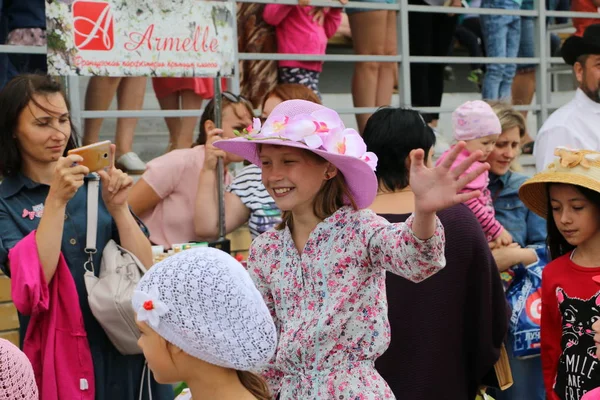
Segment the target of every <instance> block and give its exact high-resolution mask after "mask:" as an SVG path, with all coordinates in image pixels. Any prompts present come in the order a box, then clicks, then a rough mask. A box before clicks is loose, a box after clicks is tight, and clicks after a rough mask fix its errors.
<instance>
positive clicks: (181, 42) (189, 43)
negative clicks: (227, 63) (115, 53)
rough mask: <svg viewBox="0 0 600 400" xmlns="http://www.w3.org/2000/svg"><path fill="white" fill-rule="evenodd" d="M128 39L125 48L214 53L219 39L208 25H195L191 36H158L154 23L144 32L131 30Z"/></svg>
mask: <svg viewBox="0 0 600 400" xmlns="http://www.w3.org/2000/svg"><path fill="white" fill-rule="evenodd" d="M129 39H130V41H128V42H126V43H125V49H127V50H129V51H136V50H138V49H142V50H143V49H147V50H154V51H184V52H188V51H195V52H203V53H216V52H218V50H219V40H218V39H217V38H216V37H211V35H210V29H209V27H208V26H206V27H200V26H197V27H196V29H195V30H194V35H193V36H192V37H185V38H181V37H168V36H167V37H160V36H155V35H154V24H151V25H149V26H148V28H147V29H146V31H145V32H144V33H140V32H131V33H130V34H129Z"/></svg>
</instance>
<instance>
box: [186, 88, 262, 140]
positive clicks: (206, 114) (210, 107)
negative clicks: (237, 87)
mask: <svg viewBox="0 0 600 400" xmlns="http://www.w3.org/2000/svg"><path fill="white" fill-rule="evenodd" d="M221 96H222V98H221V113H223V111H225V108H227V107H229V106H230V105H232V104H243V105H244V106H245V107H246V109H247V110H248V112H249V113H250V116H254V109H253V108H252V103H250V100H248V99H247V98H245V97H244V96H242V95H239V96H238V95H237V94H233V93H231V92H223V93H222V94H221ZM214 118H215V100H214V99H212V100H211V101H209V102H208V104H207V105H206V107H205V108H204V111H203V112H202V117H200V127H199V128H200V130H199V134H198V139H196V143H195V144H194V145H195V146H199V145H203V144H206V133H207V132H206V129H205V128H204V124H205V123H206V121H212V120H214Z"/></svg>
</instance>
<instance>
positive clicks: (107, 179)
mask: <svg viewBox="0 0 600 400" xmlns="http://www.w3.org/2000/svg"><path fill="white" fill-rule="evenodd" d="M115 153H116V146H115V145H114V144H111V145H110V167H109V168H107V169H106V170H100V171H98V175H100V180H101V181H102V199H103V200H104V204H105V205H106V208H107V209H108V211H109V212H110V213H111V214H113V211H117V210H119V209H121V208H123V209H127V208H129V206H128V204H127V197H128V196H129V191H130V190H131V188H132V187H133V179H132V178H131V177H130V176H129V175H128V174H126V173H125V172H123V171H121V170H120V169H117V168H116V167H115Z"/></svg>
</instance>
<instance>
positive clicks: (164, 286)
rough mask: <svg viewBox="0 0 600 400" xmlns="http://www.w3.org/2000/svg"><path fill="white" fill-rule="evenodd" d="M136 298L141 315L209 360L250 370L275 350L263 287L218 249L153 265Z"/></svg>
mask: <svg viewBox="0 0 600 400" xmlns="http://www.w3.org/2000/svg"><path fill="white" fill-rule="evenodd" d="M132 303H133V309H134V310H136V312H137V318H138V320H139V321H144V322H146V323H147V324H148V325H149V326H150V327H151V328H152V329H154V331H156V332H157V333H158V334H159V335H160V336H162V337H163V338H164V339H165V340H167V341H168V342H170V343H172V344H174V345H175V346H177V347H179V348H180V349H182V350H183V351H185V352H186V353H188V354H189V355H191V356H193V357H196V358H199V359H201V360H204V361H206V362H209V363H211V364H214V365H218V366H221V367H225V368H233V369H237V370H242V371H245V370H251V369H255V368H257V367H259V366H262V365H264V364H266V363H267V362H268V361H269V360H270V359H271V357H273V354H274V353H275V348H276V346H277V334H276V331H275V324H274V323H273V319H272V318H271V314H270V313H269V310H268V309H267V306H266V304H265V302H264V300H263V298H262V296H261V294H260V292H259V291H258V290H257V289H256V287H255V286H254V283H253V282H252V279H251V278H250V275H248V273H247V272H246V270H245V269H244V267H243V266H242V265H241V264H240V263H239V262H237V261H236V260H235V259H234V258H233V257H231V256H230V255H229V254H227V253H225V252H222V251H220V250H217V249H214V248H199V249H193V250H185V251H183V252H181V253H179V254H176V255H174V256H171V257H169V258H167V259H165V260H164V261H161V262H160V263H158V264H156V265H154V266H153V267H152V268H150V269H149V270H148V272H147V273H146V274H145V275H144V276H143V277H142V279H141V280H140V282H139V283H138V286H137V288H136V291H135V293H134V295H133V299H132Z"/></svg>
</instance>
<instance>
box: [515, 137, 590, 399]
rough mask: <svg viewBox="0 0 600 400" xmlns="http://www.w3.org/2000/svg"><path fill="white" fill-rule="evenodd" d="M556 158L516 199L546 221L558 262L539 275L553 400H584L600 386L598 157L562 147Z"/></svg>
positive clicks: (546, 373) (545, 363)
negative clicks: (598, 343)
mask: <svg viewBox="0 0 600 400" xmlns="http://www.w3.org/2000/svg"><path fill="white" fill-rule="evenodd" d="M554 154H555V155H556V156H557V157H558V158H557V159H556V160H555V161H554V163H552V164H551V165H549V166H548V168H547V169H546V170H545V171H544V172H541V173H539V174H537V175H535V176H534V177H533V178H531V179H530V180H528V181H527V182H525V183H524V184H523V186H521V189H520V191H519V196H520V197H521V200H523V202H524V203H525V205H526V206H527V207H529V208H530V209H531V210H532V211H533V212H535V213H536V214H538V215H540V216H542V217H544V218H547V220H548V240H547V242H548V246H549V250H550V256H551V258H552V260H553V261H552V262H551V263H550V264H548V265H547V266H546V267H545V268H544V273H543V275H542V304H541V344H542V368H543V373H544V383H545V385H546V391H547V393H548V399H550V400H557V399H560V400H580V399H581V398H582V397H583V395H584V394H585V393H586V392H588V391H591V390H592V389H594V388H596V387H598V386H600V360H599V359H598V358H597V355H596V347H595V343H594V331H593V329H592V325H593V323H594V322H595V321H596V320H598V319H599V318H600V286H598V284H597V283H596V282H594V281H593V280H592V278H593V277H594V276H596V275H598V274H600V153H599V152H595V151H587V150H570V149H566V148H557V149H556V150H555V153H554ZM538 311H539V310H538ZM535 314H537V315H539V313H535Z"/></svg>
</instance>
